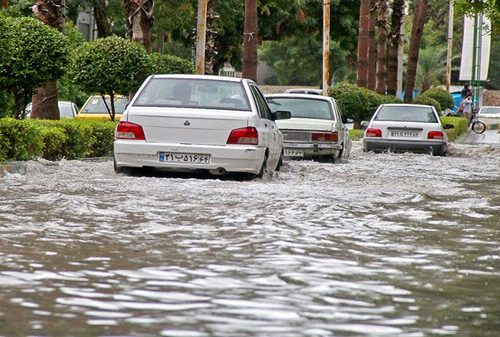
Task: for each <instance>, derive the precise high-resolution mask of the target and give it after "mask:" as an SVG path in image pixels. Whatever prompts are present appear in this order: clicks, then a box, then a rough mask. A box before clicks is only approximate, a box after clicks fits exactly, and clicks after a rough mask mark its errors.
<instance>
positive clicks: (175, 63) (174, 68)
mask: <svg viewBox="0 0 500 337" xmlns="http://www.w3.org/2000/svg"><path fill="white" fill-rule="evenodd" d="M151 63H152V73H153V74H194V73H195V72H196V68H195V67H194V65H193V64H192V63H191V62H189V60H186V59H183V58H181V57H178V56H174V55H168V54H160V53H152V54H151Z"/></svg>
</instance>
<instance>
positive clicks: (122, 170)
mask: <svg viewBox="0 0 500 337" xmlns="http://www.w3.org/2000/svg"><path fill="white" fill-rule="evenodd" d="M113 169H114V170H115V172H116V173H118V174H130V173H131V172H132V168H130V167H123V166H122V167H120V166H118V165H116V159H115V158H113Z"/></svg>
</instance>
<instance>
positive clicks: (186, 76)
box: [152, 74, 247, 82]
mask: <svg viewBox="0 0 500 337" xmlns="http://www.w3.org/2000/svg"><path fill="white" fill-rule="evenodd" d="M152 77H153V78H176V79H195V80H211V81H226V82H243V81H245V80H247V79H244V78H240V77H229V76H216V75H191V74H155V75H152Z"/></svg>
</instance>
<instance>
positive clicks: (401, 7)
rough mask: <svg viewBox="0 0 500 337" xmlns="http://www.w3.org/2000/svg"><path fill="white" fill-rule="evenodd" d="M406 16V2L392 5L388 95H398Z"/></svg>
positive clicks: (395, 2) (401, 1) (398, 0)
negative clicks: (399, 49) (402, 39)
mask: <svg viewBox="0 0 500 337" xmlns="http://www.w3.org/2000/svg"><path fill="white" fill-rule="evenodd" d="M404 15H405V0H394V2H393V3H392V15H391V32H390V35H389V66H388V70H387V94H389V95H393V96H395V95H396V91H397V88H398V48H399V43H400V40H401V26H402V24H403V20H404Z"/></svg>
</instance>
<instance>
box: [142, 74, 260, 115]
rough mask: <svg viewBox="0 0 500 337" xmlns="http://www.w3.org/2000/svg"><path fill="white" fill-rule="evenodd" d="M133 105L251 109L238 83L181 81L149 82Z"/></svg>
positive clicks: (158, 79) (161, 80) (174, 79)
mask: <svg viewBox="0 0 500 337" xmlns="http://www.w3.org/2000/svg"><path fill="white" fill-rule="evenodd" d="M134 106H150V107H196V108H202V109H219V110H250V104H249V103H248V99H247V96H246V94H245V90H244V88H243V85H242V83H240V82H233V81H223V80H206V79H182V78H153V79H151V80H150V81H149V82H148V83H147V85H146V87H145V88H144V89H143V90H142V91H141V93H140V94H139V96H138V97H137V100H136V101H135V103H134Z"/></svg>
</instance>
